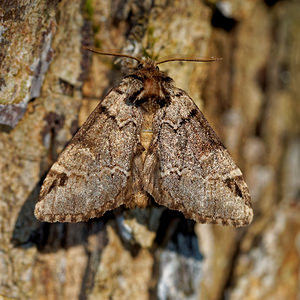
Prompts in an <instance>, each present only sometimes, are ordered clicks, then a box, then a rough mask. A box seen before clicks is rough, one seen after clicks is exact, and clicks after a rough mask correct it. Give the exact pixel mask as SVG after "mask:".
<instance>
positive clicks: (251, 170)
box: [0, 0, 300, 300]
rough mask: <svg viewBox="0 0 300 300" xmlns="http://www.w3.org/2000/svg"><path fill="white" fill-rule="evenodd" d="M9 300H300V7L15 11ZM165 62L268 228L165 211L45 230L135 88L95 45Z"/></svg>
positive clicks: (7, 11) (202, 4) (6, 54)
mask: <svg viewBox="0 0 300 300" xmlns="http://www.w3.org/2000/svg"><path fill="white" fill-rule="evenodd" d="M0 20H1V23H0V70H1V71H0V74H1V75H0V122H1V124H3V125H0V152H1V156H0V170H1V171H0V172H1V173H0V298H2V299H207V300H217V299H223V298H224V297H226V298H228V299H272V300H273V299H278V300H279V299H298V298H299V297H300V292H299V282H300V279H299V274H300V272H299V270H300V255H299V249H300V244H299V237H300V220H299V212H300V205H299V194H300V192H299V191H300V182H299V178H300V138H299V137H300V125H299V124H300V123H299V117H300V105H299V98H300V89H299V81H300V72H299V70H300V61H299V44H300V4H299V1H297V0H294V1H292V0H291V1H276V0H275V1H270V0H265V1H258V0H257V1H253V0H246V1H238V0H231V1H229V0H228V1H220V2H216V1H204V0H203V1H200V0H197V1H196V0H190V1H175V0H172V1H163V0H157V1H147V0H146V1H135V0H128V1H123V0H118V1H108V0H107V1H104V0H93V1H92V0H86V1H83V0H82V1H79V0H76V1H66V0H62V1H46V0H42V1H26V0H23V1H0ZM83 44H89V45H92V44H93V45H95V46H97V47H101V48H102V49H106V50H107V49H118V50H120V51H122V52H127V53H129V54H133V55H142V54H143V51H144V50H145V49H146V50H147V52H148V53H151V54H152V55H153V56H156V55H159V56H160V57H164V56H170V55H176V54H181V55H189V56H220V57H223V61H222V62H221V63H213V64H194V63H169V64H165V65H162V68H161V69H163V70H164V71H167V72H168V74H169V75H170V77H172V78H173V79H174V80H175V82H176V85H177V86H178V87H180V88H182V89H184V90H186V91H187V92H188V93H189V94H190V96H191V97H192V98H193V99H194V100H195V102H196V103H197V104H198V105H199V107H200V108H201V109H202V110H203V112H204V114H205V115H206V117H207V118H208V120H209V121H210V123H211V125H212V126H213V127H214V129H215V130H216V131H217V133H218V134H219V136H220V137H221V139H222V140H223V142H224V144H225V145H226V147H227V148H228V149H229V151H230V152H231V154H232V156H233V157H234V159H235V160H236V162H237V164H238V165H239V167H240V168H241V169H242V171H243V173H244V174H245V177H246V181H247V182H248V184H249V189H250V193H251V195H252V201H253V206H254V214H255V217H254V221H253V223H252V224H251V225H250V226H249V227H247V228H243V229H238V230H237V229H233V228H228V227H220V226H216V225H200V224H195V223H193V222H192V221H189V220H186V219H184V217H183V216H182V215H180V214H179V213H176V212H172V211H168V210H166V209H164V208H162V207H157V206H152V207H150V208H148V209H145V210H138V209H135V210H127V211H124V210H122V209H120V210H116V211H113V212H110V213H107V214H105V215H104V216H103V217H102V218H99V219H93V220H91V221H89V222H87V223H78V224H59V223H58V224H48V223H40V222H38V221H37V220H36V219H35V218H34V216H33V209H34V205H35V202H36V201H37V197H38V193H39V189H40V186H41V182H42V180H43V178H44V176H45V174H46V172H47V170H48V169H49V167H50V166H51V164H52V163H53V162H54V161H55V159H56V158H57V155H58V153H59V152H60V151H61V150H62V149H63V147H64V146H65V145H66V143H67V142H68V140H69V139H70V138H71V136H72V135H73V134H74V132H75V131H76V129H77V128H78V125H77V124H78V123H77V122H78V120H79V125H81V124H82V123H83V122H84V120H85V119H86V118H87V116H88V115H89V113H90V112H91V111H92V109H93V108H94V107H95V105H96V104H97V103H98V101H99V99H100V98H101V97H103V96H104V95H105V94H106V92H107V91H108V90H109V89H110V88H111V87H112V86H115V85H116V84H117V83H118V80H119V79H120V77H121V76H122V74H121V71H120V68H119V66H120V64H113V59H111V58H107V57H101V56H95V55H94V56H91V55H90V54H89V53H86V52H85V51H82V49H81V45H83Z"/></svg>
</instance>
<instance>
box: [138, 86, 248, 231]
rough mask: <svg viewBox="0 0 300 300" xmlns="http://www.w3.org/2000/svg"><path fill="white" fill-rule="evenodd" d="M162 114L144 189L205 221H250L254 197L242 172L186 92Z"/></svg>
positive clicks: (174, 95) (157, 118)
mask: <svg viewBox="0 0 300 300" xmlns="http://www.w3.org/2000/svg"><path fill="white" fill-rule="evenodd" d="M169 93H170V96H171V103H170V105H169V106H167V107H164V108H162V109H161V110H159V111H158V112H157V114H156V116H155V120H154V124H153V135H154V139H153V142H152V146H151V148H150V149H149V150H150V151H149V155H148V157H147V159H146V161H145V166H144V173H145V174H144V176H145V189H146V190H147V191H148V192H149V193H150V194H151V195H152V196H153V197H154V199H155V201H156V202H157V203H159V204H161V205H164V206H166V207H168V208H170V209H176V210H179V211H181V212H182V213H183V214H184V215H185V216H186V217H188V218H191V219H194V220H195V221H197V222H201V223H218V224H223V225H233V226H243V225H247V224H249V223H250V222H251V220H252V217H253V211H252V208H251V203H250V195H249V191H248V188H247V185H246V183H245V181H244V179H243V176H242V173H241V171H240V169H239V168H238V167H237V166H236V165H235V163H234V162H233V159H232V158H231V156H230V154H229V153H228V151H227V150H226V148H225V147H224V146H223V144H222V143H221V142H220V140H219V138H218V137H217V136H216V134H215V133H214V131H213V129H212V128H211V127H210V126H209V124H208V122H207V120H206V119H205V118H204V116H203V114H202V113H201V111H200V110H199V109H198V108H197V106H196V105H195V104H194V102H193V101H192V100H191V99H190V98H189V96H188V95H187V94H186V93H185V92H184V91H182V90H179V89H176V88H173V89H172V90H170V91H169Z"/></svg>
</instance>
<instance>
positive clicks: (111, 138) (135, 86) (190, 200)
mask: <svg viewBox="0 0 300 300" xmlns="http://www.w3.org/2000/svg"><path fill="white" fill-rule="evenodd" d="M93 50H95V49H93ZM94 52H97V51H94ZM100 54H104V55H109V53H105V52H101V53H100ZM117 55H118V56H124V57H127V58H128V57H129V56H127V55H122V54H117ZM131 58H132V57H131ZM134 59H136V60H138V61H139V62H140V63H142V65H141V66H140V68H139V69H138V70H136V71H135V72H133V73H131V74H129V75H127V76H125V77H124V79H123V80H122V82H121V83H120V85H119V86H117V87H116V88H114V89H112V91H111V92H110V93H109V94H108V95H107V96H106V97H105V98H104V99H103V100H102V101H101V102H100V103H99V105H98V106H97V108H96V109H95V110H94V112H93V113H92V114H91V115H90V116H89V118H88V120H87V121H86V122H85V123H84V124H83V126H82V128H81V129H80V130H79V131H78V133H77V134H76V135H75V136H74V137H73V139H72V140H71V142H70V144H69V145H68V146H67V147H66V149H65V150H64V151H63V152H62V153H61V155H60V156H59V158H58V160H57V162H56V163H55V164H54V165H53V166H52V168H51V169H50V171H49V173H48V175H47V177H46V179H45V181H44V183H43V186H42V189H41V193H40V199H39V202H38V203H37V204H36V208H35V215H36V217H37V218H38V219H40V220H42V221H48V222H57V221H59V222H80V221H85V220H88V219H89V218H93V217H99V216H101V215H103V214H104V213H105V212H106V211H107V210H112V209H114V208H116V207H118V206H120V205H125V206H127V207H130V208H133V207H136V206H137V207H145V206H147V204H148V200H149V198H150V197H152V198H153V199H154V200H155V201H156V202H157V203H158V204H161V205H164V206H166V207H168V208H170V209H175V210H179V211H181V212H182V213H183V214H184V215H185V216H186V217H187V218H190V219H194V220H195V221H197V222H200V223H217V224H222V225H232V226H243V225H248V224H249V223H250V222H251V221H252V217H253V211H252V208H251V201H250V195H249V191H248V188H247V185H246V183H245V181H244V179H243V176H242V173H241V171H240V169H238V167H237V166H236V164H235V163H234V161H233V159H232V158H231V156H230V154H229V153H228V151H227V150H226V148H225V147H224V146H223V144H222V143H221V141H220V140H219V138H218V137H217V135H216V134H215V132H214V131H213V129H212V128H211V127H210V125H209V124H208V122H207V120H206V119H205V117H204V116H203V114H202V113H201V111H200V110H199V109H198V107H197V106H196V105H195V103H194V102H193V101H192V99H191V98H190V97H189V96H188V95H187V93H186V92H185V91H183V90H181V89H178V88H176V87H175V86H174V85H173V81H172V79H171V78H170V77H168V76H167V75H166V74H165V73H163V72H161V71H159V70H158V68H157V66H156V64H155V62H152V61H151V60H146V61H142V60H140V59H137V58H134ZM173 60H174V59H169V60H165V61H161V62H159V63H163V62H166V61H173ZM182 60H183V59H182ZM185 60H186V59H185ZM212 60H216V59H213V58H211V59H209V60H207V61H212ZM198 61H199V60H198Z"/></svg>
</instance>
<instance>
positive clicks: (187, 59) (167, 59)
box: [156, 57, 222, 65]
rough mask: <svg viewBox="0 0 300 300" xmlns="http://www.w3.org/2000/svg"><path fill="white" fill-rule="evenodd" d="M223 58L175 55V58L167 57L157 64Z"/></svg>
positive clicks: (211, 60)
mask: <svg viewBox="0 0 300 300" xmlns="http://www.w3.org/2000/svg"><path fill="white" fill-rule="evenodd" d="M220 60H222V58H221V57H203V58H194V57H192V58H186V57H175V58H166V59H163V60H160V61H158V62H157V63H156V64H157V65H159V64H164V63H166V62H170V61H194V62H213V61H220Z"/></svg>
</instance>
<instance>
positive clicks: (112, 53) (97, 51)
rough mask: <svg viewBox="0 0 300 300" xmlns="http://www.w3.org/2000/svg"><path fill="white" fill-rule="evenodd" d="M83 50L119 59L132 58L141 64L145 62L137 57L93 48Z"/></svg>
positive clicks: (85, 47) (84, 47)
mask: <svg viewBox="0 0 300 300" xmlns="http://www.w3.org/2000/svg"><path fill="white" fill-rule="evenodd" d="M82 48H83V49H86V50H89V51H91V52H94V53H97V54H100V55H109V56H117V57H125V58H131V59H134V60H136V61H138V62H139V63H140V64H142V63H143V61H142V60H141V59H139V58H137V57H135V56H131V55H127V54H122V53H117V52H105V51H101V50H99V49H97V48H93V47H87V46H82Z"/></svg>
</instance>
